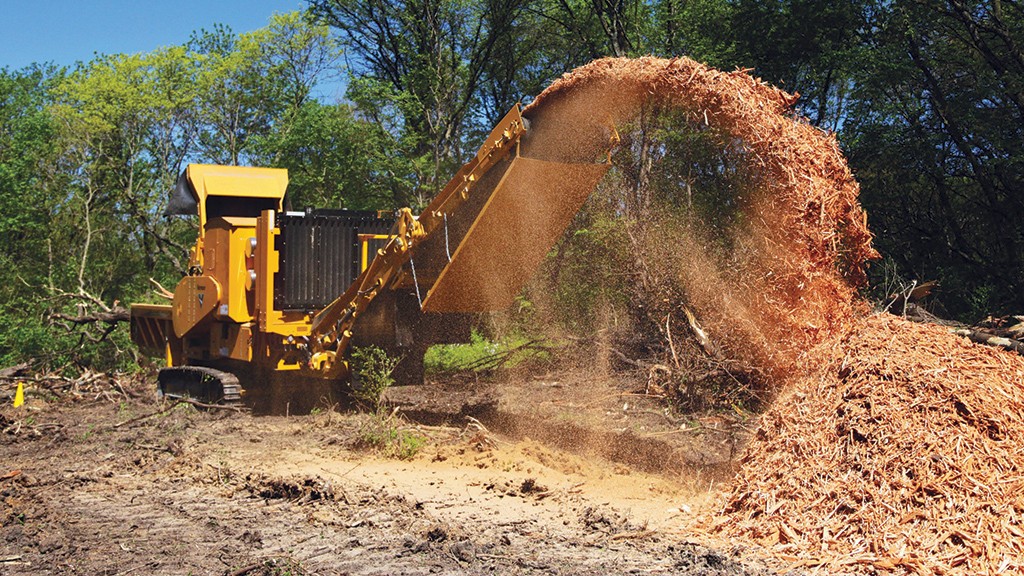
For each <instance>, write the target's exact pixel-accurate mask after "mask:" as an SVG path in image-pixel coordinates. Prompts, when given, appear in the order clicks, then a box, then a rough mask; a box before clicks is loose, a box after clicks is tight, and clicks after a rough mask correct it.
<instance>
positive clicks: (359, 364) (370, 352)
mask: <svg viewBox="0 0 1024 576" xmlns="http://www.w3.org/2000/svg"><path fill="white" fill-rule="evenodd" d="M351 359H352V379H351V381H350V382H349V387H350V388H351V389H352V396H353V397H355V399H356V400H358V401H359V402H362V403H364V404H366V405H368V406H369V407H371V408H373V409H374V410H379V409H380V406H381V401H382V399H383V398H384V392H386V391H387V389H388V388H390V387H391V385H392V384H394V383H395V379H394V377H392V374H393V373H394V371H395V366H397V365H398V361H399V360H401V359H400V358H393V357H391V356H388V354H387V352H385V351H383V350H381V349H380V348H378V347H377V346H365V347H361V348H353V350H352V356H351Z"/></svg>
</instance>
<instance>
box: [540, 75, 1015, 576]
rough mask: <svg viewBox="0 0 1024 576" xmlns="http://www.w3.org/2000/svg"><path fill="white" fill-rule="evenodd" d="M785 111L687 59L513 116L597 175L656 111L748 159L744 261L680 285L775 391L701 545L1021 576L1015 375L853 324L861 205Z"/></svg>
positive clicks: (1004, 364) (953, 351) (932, 337)
mask: <svg viewBox="0 0 1024 576" xmlns="http://www.w3.org/2000/svg"><path fill="white" fill-rule="evenodd" d="M794 101H795V97H793V96H791V95H789V94H786V93H785V92H782V91H780V90H777V89H775V88H772V87H769V86H767V85H766V84H764V83H762V82H760V81H759V80H757V79H754V78H752V77H751V76H749V75H748V74H746V73H745V72H742V71H737V72H732V73H725V72H720V71H717V70H714V69H711V68H708V67H706V66H703V65H701V64H699V63H696V62H694V61H691V60H688V59H685V58H682V59H675V60H664V59H655V58H643V59H638V60H626V59H604V60H599V61H596V62H594V63H591V64H589V65H587V66H584V67H582V68H579V69H577V70H575V71H573V72H572V73H570V74H566V75H565V76H564V77H563V78H562V79H560V80H559V81H557V82H555V83H554V84H553V85H552V86H551V87H549V88H548V89H547V90H545V91H544V93H542V94H541V95H540V96H538V98H537V99H536V100H535V101H534V102H533V103H532V104H531V105H530V106H529V107H528V108H527V109H526V111H525V115H526V116H528V117H529V118H530V119H531V120H533V121H534V126H535V129H534V130H533V131H532V134H531V135H530V138H529V139H528V140H526V141H524V145H523V149H524V154H525V155H529V156H532V157H540V158H545V159H550V160H556V161H573V162H580V161H594V160H595V159H596V157H597V156H599V155H600V154H601V151H602V150H603V149H604V147H605V146H606V145H607V142H608V139H609V137H610V135H611V133H612V132H611V127H612V126H621V125H623V124H626V123H629V122H632V121H635V120H636V117H637V115H638V114H639V113H640V111H641V109H642V108H643V107H644V106H647V105H650V104H652V103H653V104H656V105H657V106H660V107H662V108H666V109H674V110H677V111H682V112H683V113H685V114H687V115H689V116H690V118H691V119H692V120H693V121H695V122H703V123H704V124H705V125H707V126H711V127H714V128H715V129H717V130H719V131H721V132H722V133H724V134H727V135H729V136H730V137H732V138H734V139H737V140H740V141H742V142H743V144H744V145H745V146H746V150H747V157H748V158H749V162H750V163H751V164H752V165H753V167H754V168H755V171H756V172H757V174H758V175H759V177H758V181H757V183H756V184H757V185H756V186H755V187H754V188H755V190H756V191H755V193H754V195H753V197H752V198H747V199H745V200H744V202H743V205H742V210H743V211H744V213H745V216H746V218H745V219H744V222H745V224H744V227H743V229H742V230H734V231H733V232H732V233H733V234H736V235H737V238H738V239H739V240H741V241H742V242H743V244H744V248H745V252H744V254H745V257H744V258H743V259H742V260H741V261H740V262H739V267H738V270H737V269H736V262H732V263H729V264H728V265H727V264H726V263H724V262H721V261H719V260H718V259H716V257H715V256H714V255H712V254H710V253H705V252H700V251H699V250H697V251H694V252H695V253H694V254H693V255H691V256H687V265H686V266H684V267H683V269H682V272H681V273H680V275H679V276H680V277H679V279H678V280H679V282H680V283H681V284H682V285H683V287H684V289H685V293H686V295H687V298H688V300H689V301H688V302H687V305H689V306H692V307H693V308H694V310H695V311H696V312H697V313H698V315H699V316H700V317H701V319H702V322H703V323H704V325H705V327H706V328H707V330H708V332H709V333H710V334H711V337H712V338H713V339H718V341H719V342H720V343H725V345H726V346H725V348H726V350H727V351H728V352H729V353H730V354H731V355H734V356H740V357H742V359H744V360H747V361H751V362H754V363H756V364H759V365H761V366H763V367H765V369H766V371H767V373H769V374H770V375H771V376H772V377H774V378H775V379H776V382H775V388H776V390H778V391H779V392H780V394H779V397H778V399H777V400H776V401H775V403H774V405H773V406H772V407H771V408H770V410H769V411H768V412H767V413H766V415H765V416H764V417H763V422H762V425H761V428H760V429H759V431H758V433H757V435H756V437H755V438H754V440H753V441H752V442H751V443H750V445H749V446H748V449H747V451H746V454H745V456H744V457H743V460H742V468H741V470H740V473H739V475H738V478H737V481H736V484H735V485H734V487H733V488H732V490H731V493H730V494H729V495H728V503H727V505H726V507H725V508H724V510H723V511H722V513H721V514H720V515H718V516H717V517H716V518H714V519H713V520H710V521H709V522H710V524H709V525H710V526H711V528H712V531H714V532H717V533H721V534H723V535H726V536H730V537H741V538H745V539H749V540H751V541H752V542H755V543H758V544H760V545H761V546H764V547H765V548H766V549H767V550H768V553H769V554H771V555H774V556H776V557H788V558H791V559H793V560H794V565H795V566H804V567H820V568H821V569H822V570H825V571H829V572H834V571H837V570H839V571H847V572H848V571H855V572H870V573H880V572H881V573H887V572H897V573H920V574H933V573H934V574H941V573H945V574H982V573H1008V572H1017V571H1020V570H1021V569H1022V567H1024V566H1022V564H1021V560H1020V559H1021V557H1022V553H1024V549H1022V544H1021V542H1024V497H1022V494H1024V456H1022V455H1024V400H1022V398H1024V360H1022V359H1021V358H1020V357H1019V356H1016V355H1013V354H1011V353H1007V352H1003V351H999V350H992V349H988V348H984V347H981V346H978V345H975V344H971V343H969V342H967V341H965V340H962V339H960V338H958V337H956V336H953V335H951V334H949V333H947V332H946V331H945V330H944V329H942V328H939V327H928V326H919V325H914V324H911V323H908V322H905V321H902V320H899V319H895V318H889V317H884V316H870V317H864V314H863V313H860V312H859V310H862V309H865V308H866V306H865V305H864V303H862V302H860V301H858V299H857V298H856V290H857V289H858V288H860V287H863V286H864V284H865V266H866V263H867V262H868V261H869V260H871V259H873V258H875V257H877V253H876V252H875V251H874V249H873V248H872V247H871V235H870V232H869V231H868V229H867V223H866V216H865V213H864V211H863V210H862V209H861V207H860V205H859V203H858V201H857V195H858V186H857V184H856V182H855V181H854V179H853V177H852V175H851V173H850V171H849V168H848V167H847V165H846V162H845V160H844V159H843V157H842V154H841V153H840V150H839V147H838V145H837V143H836V141H835V138H834V137H833V136H831V135H829V134H825V133H823V132H821V131H819V130H817V129H815V128H813V127H811V126H809V125H808V124H806V123H805V122H803V121H801V120H799V119H798V118H796V117H795V116H794V115H793V112H792V109H791V108H792V105H793V103H794ZM695 244H697V242H695Z"/></svg>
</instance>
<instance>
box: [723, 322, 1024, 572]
mask: <svg viewBox="0 0 1024 576" xmlns="http://www.w3.org/2000/svg"><path fill="white" fill-rule="evenodd" d="M825 355H827V356H830V357H831V360H830V361H828V362H827V364H825V368H824V369H823V371H822V374H820V375H817V376H815V377H806V378H803V379H800V380H799V381H797V382H796V383H794V384H793V385H792V386H791V388H790V389H789V390H788V392H787V393H786V395H785V396H784V397H781V398H779V399H778V401H777V402H776V404H775V405H774V406H773V407H772V408H771V410H770V411H769V412H768V413H767V414H765V415H764V417H763V421H762V425H761V428H760V429H759V431H758V432H757V435H756V437H755V438H754V439H753V440H752V441H751V443H750V445H749V447H748V449H747V452H746V454H745V456H744V458H743V461H742V469H741V471H740V473H739V476H738V478H737V481H736V483H735V485H734V488H733V490H732V493H731V495H730V496H729V500H728V504H727V505H726V507H725V509H724V511H723V513H722V514H721V515H720V516H719V517H718V518H717V519H716V520H715V521H714V524H713V528H714V530H715V531H718V532H721V533H723V534H724V535H728V536H739V537H745V538H747V539H752V540H754V541H757V542H759V543H761V544H762V545H763V546H765V547H767V548H769V549H770V550H771V551H772V554H773V556H776V557H780V556H781V557H786V556H791V557H792V559H793V560H794V561H795V565H797V566H801V565H802V566H821V567H823V568H824V569H826V570H827V571H828V572H835V571H843V570H867V571H880V572H889V571H895V572H904V573H914V574H996V573H1020V571H1021V570H1022V569H1024V358H1022V357H1021V356H1020V355H1018V354H1015V353H1012V352H1006V351H1003V350H998V349H994V348H990V347H985V346H980V345H977V344H973V343H971V342H969V341H967V340H966V339H964V338H960V337H958V336H955V335H953V334H951V333H950V332H949V331H948V329H946V328H942V327H939V326H935V325H923V324H916V323H912V322H908V321H906V320H903V319H900V318H897V317H895V316H889V315H875V316H871V317H868V318H866V319H864V320H863V321H862V322H860V323H859V325H858V327H857V328H856V329H855V330H854V331H852V332H851V333H850V335H849V336H847V337H846V338H845V339H844V340H843V341H842V342H839V343H836V344H835V345H833V347H832V349H831V350H830V351H829V352H828V353H826V354H825Z"/></svg>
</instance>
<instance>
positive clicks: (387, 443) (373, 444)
mask: <svg viewBox="0 0 1024 576" xmlns="http://www.w3.org/2000/svg"><path fill="white" fill-rule="evenodd" d="M426 443H427V439H426V438H424V437H423V436H420V435H419V434H417V433H415V432H413V431H411V430H408V429H405V428H403V425H402V421H401V420H400V419H399V418H398V417H396V416H394V415H392V414H390V413H389V412H387V411H386V410H383V409H379V410H377V411H376V412H374V413H373V414H372V415H371V416H370V418H369V419H368V420H367V421H366V422H365V423H364V424H363V426H362V427H361V428H360V430H359V435H358V444H359V445H360V446H363V447H365V448H370V449H372V450H375V451H376V452H378V453H379V454H381V455H382V456H384V457H385V458H397V459H399V460H409V459H410V458H412V457H413V456H415V455H416V454H417V453H418V452H419V451H420V450H421V449H422V448H423V446H425V445H426Z"/></svg>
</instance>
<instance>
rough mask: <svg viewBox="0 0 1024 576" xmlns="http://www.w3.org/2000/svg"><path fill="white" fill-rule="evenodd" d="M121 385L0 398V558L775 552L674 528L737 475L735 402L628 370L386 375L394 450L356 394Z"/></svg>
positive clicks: (552, 570) (684, 564) (55, 566)
mask: <svg viewBox="0 0 1024 576" xmlns="http://www.w3.org/2000/svg"><path fill="white" fill-rule="evenodd" d="M121 388H123V389H124V393H122V391H121V389H119V388H117V387H116V386H114V385H108V386H107V387H106V388H104V387H102V386H93V387H92V388H90V389H88V390H80V391H78V392H77V393H76V392H74V391H65V392H62V393H60V394H55V393H52V392H48V391H46V390H45V389H44V388H43V387H41V386H35V387H33V386H32V385H30V386H29V388H28V401H27V403H26V405H25V406H23V407H21V408H18V409H15V408H13V407H12V406H11V403H10V401H9V399H3V398H0V400H3V407H2V408H0V431H2V433H0V574H12V575H14V574H107V575H122V574H234V575H242V574H491V573H500V574H648V573H654V574H730V575H733V574H768V573H775V572H776V570H777V568H778V567H768V566H765V565H763V564H761V563H759V562H756V561H752V560H750V559H745V556H746V551H745V550H744V549H743V548H741V547H737V546H733V545H731V544H729V543H721V544H718V545H715V547H714V548H708V547H705V546H702V545H700V544H697V543H695V542H693V541H691V540H690V539H689V538H688V537H687V536H686V530H685V526H686V525H687V523H688V521H689V520H690V519H692V518H693V517H694V515H696V514H699V513H700V512H701V511H704V510H707V509H708V508H709V507H711V506H715V505H716V503H717V500H716V495H717V488H716V486H724V485H725V484H726V483H727V479H728V478H729V477H731V474H732V469H733V465H734V458H735V457H736V456H737V453H738V451H739V449H740V448H741V447H742V443H743V441H744V439H745V436H746V434H747V430H746V425H744V424H743V420H742V419H740V418H737V417H733V418H725V417H722V416H704V417H702V418H697V417H689V418H684V417H681V416H678V415H675V414H673V413H671V412H670V411H667V410H666V409H665V408H664V406H663V405H662V404H661V403H658V402H656V401H654V400H652V399H650V398H647V397H644V396H643V395H642V394H639V393H638V392H637V390H636V389H635V383H630V382H618V381H615V380H612V379H607V378H604V379H595V378H592V377H590V376H588V375H586V374H583V373H580V372H578V371H577V372H566V373H554V374H544V375H539V376H533V377H529V378H522V379H520V380H517V381H515V382H503V383H500V384H496V383H490V384H488V383H480V382H476V381H462V382H461V383H459V384H454V383H446V384H443V385H442V384H436V383H435V384H433V385H429V386H427V387H421V388H416V389H404V390H403V389H399V390H395V391H393V398H392V402H393V403H394V405H396V406H397V407H398V408H399V409H400V410H401V411H403V412H405V413H407V414H408V418H409V421H408V422H409V423H408V424H407V426H408V428H409V429H410V430H412V431H415V432H416V433H418V434H420V435H421V436H423V437H425V438H426V439H427V442H426V444H425V446H424V447H423V448H422V449H421V450H420V451H419V452H418V453H417V454H416V455H415V456H414V457H413V458H412V459H409V460H398V459H387V458H383V457H381V456H380V455H379V454H377V453H374V452H373V451H372V450H367V449H366V448H359V447H358V445H359V439H360V438H361V437H362V436H364V435H365V434H364V432H365V430H367V426H368V425H369V422H370V420H371V418H370V417H369V416H367V415H365V414H359V413H353V412H339V411H334V410H329V409H324V410H317V411H314V413H313V414H308V415H298V416H297V415H287V416H285V415H281V416H253V415H251V414H247V413H238V412H233V411H225V410H216V411H201V410H197V409H196V408H195V407H193V406H190V405H187V404H179V405H174V406H172V405H171V404H170V403H167V402H163V401H161V400H160V399H158V398H156V396H155V393H153V392H152V391H151V390H150V386H149V385H148V384H146V383H145V382H136V383H133V384H125V383H122V384H121ZM584 391H585V393H584ZM4 392H5V393H6V392H7V390H6V385H5V389H4ZM6 395H7V396H9V394H6ZM527 398H528V399H529V401H526V400H525V399H527ZM770 568H771V569H770Z"/></svg>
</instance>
